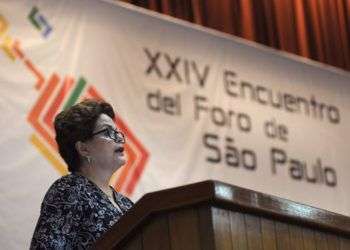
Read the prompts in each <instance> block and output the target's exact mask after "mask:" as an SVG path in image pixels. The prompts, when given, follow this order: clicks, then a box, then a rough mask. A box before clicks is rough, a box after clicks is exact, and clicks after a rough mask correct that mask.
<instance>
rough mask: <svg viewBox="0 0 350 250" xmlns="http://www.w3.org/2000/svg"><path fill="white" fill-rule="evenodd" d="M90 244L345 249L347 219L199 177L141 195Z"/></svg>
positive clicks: (144, 249)
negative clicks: (196, 180)
mask: <svg viewBox="0 0 350 250" xmlns="http://www.w3.org/2000/svg"><path fill="white" fill-rule="evenodd" d="M95 249H127V250H148V249H152V250H156V249H169V250H180V249H184V250H185V249H186V250H187V249H189V250H192V249H193V250H194V249H196V250H197V249H204V250H223V249H228V250H229V249H239V250H241V249H247V250H250V249H254V250H255V249H261V250H266V249H272V250H279V249H283V250H289V249H290V250H292V249H298V250H299V249H301V250H309V249H310V250H311V249H313V250H320V249H321V250H322V249H325V250H333V249H334V250H349V249H350V218H349V217H346V216H343V215H339V214H335V213H332V212H329V211H326V210H323V209H319V208H315V207H311V206H308V205H304V204H301V203H297V202H293V201H290V200H286V199H282V198H278V197H276V196H271V195H266V194H263V193H260V192H256V191H252V190H249V189H244V188H240V187H237V186H233V185H229V184H225V183H222V182H219V181H204V182H199V183H194V184H190V185H186V186H181V187H177V188H171V189H166V190H162V191H157V192H153V193H149V194H146V195H145V196H143V197H142V198H141V199H140V200H139V201H138V202H137V203H136V204H135V206H134V207H133V208H132V209H131V210H129V212H128V213H127V214H126V215H125V216H123V217H122V218H121V219H120V220H119V222H118V223H117V224H116V225H114V226H113V227H112V228H111V229H110V230H109V231H108V232H107V233H106V234H104V235H103V236H102V237H101V238H100V239H99V240H98V242H96V245H95Z"/></svg>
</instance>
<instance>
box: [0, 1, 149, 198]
mask: <svg viewBox="0 0 350 250" xmlns="http://www.w3.org/2000/svg"><path fill="white" fill-rule="evenodd" d="M37 13H38V10H37V9H35V7H34V8H33V10H32V11H31V14H30V16H29V18H30V19H31V20H36V19H35V17H36V14H37ZM37 24H38V23H37ZM7 29H8V23H7V21H6V19H5V18H4V17H3V16H1V15H0V37H1V35H3V33H6V30H7ZM51 30H52V29H51ZM1 31H2V32H1ZM6 39H7V40H9V39H10V41H7V42H6ZM2 44H3V46H2V47H3V50H4V52H5V54H6V55H7V56H8V57H9V58H10V59H11V60H16V59H18V60H20V61H21V62H22V63H23V64H24V65H25V66H26V68H27V69H28V70H29V71H30V72H31V73H32V74H33V75H34V77H35V79H36V83H35V89H36V90H37V91H38V92H39V97H38V99H37V100H36V102H35V104H34V106H33V107H32V108H31V110H30V112H29V114H28V117H27V120H28V122H29V123H30V124H31V126H32V127H33V128H34V130H35V133H33V134H32V135H31V136H30V142H31V144H32V145H34V146H35V147H36V148H37V149H38V150H39V152H40V153H41V154H42V155H43V156H44V157H45V158H46V159H47V160H48V161H49V162H50V164H51V165H52V166H53V167H54V168H55V169H56V170H57V171H58V172H59V173H60V174H61V175H65V174H67V168H66V165H65V163H64V161H63V159H62V158H61V157H60V155H59V153H58V149H57V144H56V141H55V131H54V126H53V121H54V118H55V116H56V115H57V114H58V113H59V112H60V111H61V110H64V109H67V108H69V107H70V106H72V105H74V104H75V103H77V102H80V101H82V100H84V99H87V98H93V99H98V100H103V98H102V96H101V95H100V94H99V93H98V91H97V90H96V89H95V87H94V86H93V85H91V84H88V83H87V81H86V79H85V78H84V77H79V78H78V80H75V78H74V77H73V76H65V77H63V78H62V77H60V76H59V75H58V74H57V73H53V74H51V76H50V77H48V78H46V77H45V76H44V74H43V73H41V71H40V70H39V69H38V68H37V67H36V66H35V64H34V63H32V61H31V60H30V59H28V58H27V57H26V55H25V53H24V52H23V50H22V49H21V46H20V42H19V41H18V40H13V39H12V38H11V37H9V36H8V35H6V34H5V42H4V43H2ZM4 44H5V45H6V46H4ZM115 123H116V126H117V127H118V128H119V129H120V130H121V131H122V132H123V133H124V134H125V137H126V144H125V154H126V157H127V162H126V164H125V165H124V166H123V167H122V168H121V169H120V170H119V171H118V173H116V174H114V175H113V176H112V178H111V182H110V184H112V185H113V186H114V188H115V189H116V190H117V191H119V192H122V193H124V194H127V195H131V194H132V193H133V191H134V189H135V187H136V184H137V183H138V181H139V179H140V177H141V175H142V172H143V171H144V168H145V166H146V163H147V160H148V157H149V153H148V152H147V150H146V149H145V147H144V146H143V145H142V144H141V142H140V141H139V140H138V139H137V138H136V136H135V135H134V134H133V133H132V131H131V130H130V129H129V128H128V127H127V125H126V124H125V122H124V121H123V120H122V119H121V118H120V116H118V117H117V119H116V120H115Z"/></svg>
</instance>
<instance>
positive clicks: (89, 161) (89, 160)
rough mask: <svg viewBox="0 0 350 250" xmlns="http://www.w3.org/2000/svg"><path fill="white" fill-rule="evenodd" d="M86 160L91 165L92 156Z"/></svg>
mask: <svg viewBox="0 0 350 250" xmlns="http://www.w3.org/2000/svg"><path fill="white" fill-rule="evenodd" d="M86 160H87V162H88V164H89V165H91V156H90V155H88V156H86Z"/></svg>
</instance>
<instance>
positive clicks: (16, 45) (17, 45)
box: [13, 40, 24, 59]
mask: <svg viewBox="0 0 350 250" xmlns="http://www.w3.org/2000/svg"><path fill="white" fill-rule="evenodd" d="M13 50H14V51H15V52H16V55H17V57H19V58H20V59H23V58H24V54H23V52H22V50H21V48H20V43H19V41H18V40H16V41H15V43H14V44H13Z"/></svg>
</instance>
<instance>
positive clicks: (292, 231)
mask: <svg viewBox="0 0 350 250" xmlns="http://www.w3.org/2000/svg"><path fill="white" fill-rule="evenodd" d="M288 228H289V238H290V249H291V250H299V249H300V250H303V249H304V242H303V228H302V227H299V226H295V225H289V226H288Z"/></svg>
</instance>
